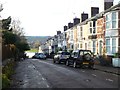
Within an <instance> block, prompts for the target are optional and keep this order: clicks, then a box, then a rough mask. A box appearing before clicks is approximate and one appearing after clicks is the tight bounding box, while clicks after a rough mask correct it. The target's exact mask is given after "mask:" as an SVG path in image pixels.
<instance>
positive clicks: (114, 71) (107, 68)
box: [94, 64, 120, 75]
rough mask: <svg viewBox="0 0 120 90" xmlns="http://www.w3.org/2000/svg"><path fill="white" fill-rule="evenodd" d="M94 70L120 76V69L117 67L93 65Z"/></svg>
mask: <svg viewBox="0 0 120 90" xmlns="http://www.w3.org/2000/svg"><path fill="white" fill-rule="evenodd" d="M94 69H96V70H100V71H104V72H108V73H112V74H117V75H120V68H119V67H113V66H103V65H99V64H95V66H94Z"/></svg>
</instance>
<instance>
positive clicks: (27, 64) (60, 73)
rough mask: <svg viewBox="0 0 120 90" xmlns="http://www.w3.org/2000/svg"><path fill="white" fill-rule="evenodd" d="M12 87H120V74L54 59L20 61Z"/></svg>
mask: <svg viewBox="0 0 120 90" xmlns="http://www.w3.org/2000/svg"><path fill="white" fill-rule="evenodd" d="M12 79H13V82H12V85H11V87H12V88H118V75H115V74H111V73H106V72H102V71H99V70H92V69H87V68H85V69H81V68H73V67H72V66H66V65H64V64H53V62H52V59H47V60H39V59H26V60H24V61H20V62H19V63H18V66H17V67H16V70H15V74H14V75H13V77H12Z"/></svg>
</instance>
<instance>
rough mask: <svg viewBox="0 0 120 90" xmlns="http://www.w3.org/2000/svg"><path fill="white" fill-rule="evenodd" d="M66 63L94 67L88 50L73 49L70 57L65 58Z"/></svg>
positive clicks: (74, 65)
mask: <svg viewBox="0 0 120 90" xmlns="http://www.w3.org/2000/svg"><path fill="white" fill-rule="evenodd" d="M66 65H67V66H69V65H73V67H75V68H76V67H77V66H80V67H85V66H87V67H89V68H93V67H94V58H93V55H92V52H91V51H90V50H76V51H73V52H72V54H71V56H70V58H69V59H67V61H66Z"/></svg>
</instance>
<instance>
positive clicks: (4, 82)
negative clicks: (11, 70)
mask: <svg viewBox="0 0 120 90" xmlns="http://www.w3.org/2000/svg"><path fill="white" fill-rule="evenodd" d="M9 85H10V80H9V79H8V77H7V76H6V75H5V74H2V88H7V87H9Z"/></svg>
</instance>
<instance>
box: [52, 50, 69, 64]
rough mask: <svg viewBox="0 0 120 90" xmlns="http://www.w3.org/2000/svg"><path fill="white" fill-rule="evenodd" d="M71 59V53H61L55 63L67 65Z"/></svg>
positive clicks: (55, 57)
mask: <svg viewBox="0 0 120 90" xmlns="http://www.w3.org/2000/svg"><path fill="white" fill-rule="evenodd" d="M69 58H70V53H69V52H66V51H59V52H58V53H57V54H56V55H55V56H54V59H53V63H56V62H57V63H61V62H64V63H66V61H67V59H69Z"/></svg>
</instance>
